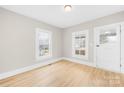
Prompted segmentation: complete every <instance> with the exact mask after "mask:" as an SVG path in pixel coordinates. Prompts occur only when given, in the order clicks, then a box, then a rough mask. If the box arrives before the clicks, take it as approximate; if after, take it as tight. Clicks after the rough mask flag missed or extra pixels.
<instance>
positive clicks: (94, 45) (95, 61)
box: [93, 22, 124, 72]
mask: <svg viewBox="0 0 124 93" xmlns="http://www.w3.org/2000/svg"><path fill="white" fill-rule="evenodd" d="M122 24H124V22H120V23H113V24H108V25H102V26H96V27H94V28H93V34H94V37H93V39H94V43H93V49H94V50H93V51H94V53H93V62H94V65H95V67H96V68H100V67H98V66H97V52H96V51H97V49H96V43H97V42H96V32H97V29H99V28H104V27H109V26H113V27H114V26H117V25H120V28H121V25H122ZM120 30H121V29H120ZM120 59H121V31H120ZM120 65H121V60H120ZM100 69H103V68H100ZM105 70H107V69H105ZM111 71H113V70H111ZM113 72H121V68H120V71H113Z"/></svg>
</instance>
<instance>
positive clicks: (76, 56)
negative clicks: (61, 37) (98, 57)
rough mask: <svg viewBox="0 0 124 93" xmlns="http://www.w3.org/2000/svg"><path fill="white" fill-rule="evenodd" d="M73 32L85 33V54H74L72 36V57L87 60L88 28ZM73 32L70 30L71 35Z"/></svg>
mask: <svg viewBox="0 0 124 93" xmlns="http://www.w3.org/2000/svg"><path fill="white" fill-rule="evenodd" d="M75 32H83V33H84V34H85V35H86V48H85V49H86V55H85V56H83V55H82V56H81V55H76V54H75V48H74V47H73V42H74V41H73V38H72V57H74V58H78V59H84V60H88V55H89V54H88V53H89V52H88V51H89V30H83V31H75ZM75 32H72V36H73V33H75Z"/></svg>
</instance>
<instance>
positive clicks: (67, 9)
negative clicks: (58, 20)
mask: <svg viewBox="0 0 124 93" xmlns="http://www.w3.org/2000/svg"><path fill="white" fill-rule="evenodd" d="M64 9H65V11H66V12H70V11H71V9H72V6H71V5H65V6H64Z"/></svg>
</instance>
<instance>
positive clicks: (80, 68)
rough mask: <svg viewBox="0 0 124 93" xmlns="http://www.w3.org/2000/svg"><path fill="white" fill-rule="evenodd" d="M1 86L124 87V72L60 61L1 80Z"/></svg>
mask: <svg viewBox="0 0 124 93" xmlns="http://www.w3.org/2000/svg"><path fill="white" fill-rule="evenodd" d="M0 86H1V87H87V86H89V87H98V86H99V87H100V86H103V87H110V86H111V87H124V74H119V73H113V72H109V71H105V70H101V69H97V68H93V67H89V66H86V65H81V64H77V63H72V62H69V61H65V60H63V61H59V62H57V63H54V64H52V65H48V66H44V67H41V68H37V69H34V70H32V71H28V72H25V73H22V74H19V75H16V76H13V77H10V78H7V79H3V80H0Z"/></svg>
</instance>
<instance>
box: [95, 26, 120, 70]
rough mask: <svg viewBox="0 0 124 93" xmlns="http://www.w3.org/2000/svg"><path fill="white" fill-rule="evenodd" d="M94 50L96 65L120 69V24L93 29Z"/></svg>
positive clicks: (108, 68) (109, 68)
mask: <svg viewBox="0 0 124 93" xmlns="http://www.w3.org/2000/svg"><path fill="white" fill-rule="evenodd" d="M95 52H96V65H97V67H99V68H103V69H107V70H111V71H120V25H108V26H103V27H98V28H96V29H95Z"/></svg>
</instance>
